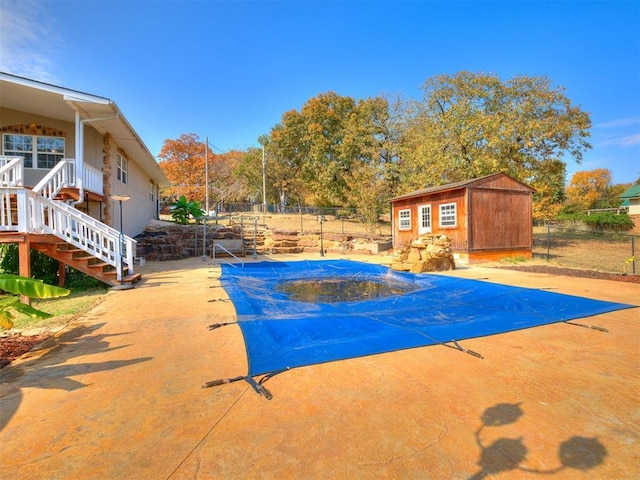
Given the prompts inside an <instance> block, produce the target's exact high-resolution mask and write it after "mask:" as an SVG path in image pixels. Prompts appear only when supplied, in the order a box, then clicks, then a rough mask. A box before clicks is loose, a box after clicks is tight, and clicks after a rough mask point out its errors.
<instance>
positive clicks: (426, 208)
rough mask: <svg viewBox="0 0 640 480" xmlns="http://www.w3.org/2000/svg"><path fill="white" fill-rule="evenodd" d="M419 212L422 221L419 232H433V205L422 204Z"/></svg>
mask: <svg viewBox="0 0 640 480" xmlns="http://www.w3.org/2000/svg"><path fill="white" fill-rule="evenodd" d="M418 212H419V215H418V218H419V221H420V225H419V226H418V233H431V205H420V206H419V207H418Z"/></svg>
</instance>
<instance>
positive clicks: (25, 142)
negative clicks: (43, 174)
mask: <svg viewBox="0 0 640 480" xmlns="http://www.w3.org/2000/svg"><path fill="white" fill-rule="evenodd" d="M2 150H3V152H4V154H5V155H7V156H10V157H12V156H16V157H24V167H25V168H42V169H51V168H53V167H55V165H56V163H58V162H59V161H60V160H62V158H63V157H64V138H61V137H45V136H32V135H15V134H11V133H8V134H5V135H4V138H3V141H2Z"/></svg>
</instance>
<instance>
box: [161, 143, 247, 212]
mask: <svg viewBox="0 0 640 480" xmlns="http://www.w3.org/2000/svg"><path fill="white" fill-rule="evenodd" d="M205 153H206V154H207V158H208V168H207V162H206V161H205V160H206V159H205ZM243 155H244V154H243V153H242V152H239V151H231V152H227V153H223V154H214V153H213V152H212V151H211V149H210V148H207V147H206V146H205V144H204V143H203V142H200V138H199V137H198V135H196V134H195V133H189V134H183V135H181V136H180V138H179V139H177V140H165V141H164V145H163V146H162V150H161V151H160V159H161V161H160V168H161V169H162V171H163V172H164V173H165V175H166V176H167V178H168V179H169V180H170V182H171V186H170V187H167V188H165V189H164V190H163V191H162V196H163V197H164V198H165V199H170V200H173V199H177V198H179V197H180V196H181V195H184V196H185V197H187V198H191V199H193V200H196V201H198V202H200V205H204V206H205V208H206V207H209V206H211V205H212V204H215V203H216V202H225V201H228V200H241V199H243V198H244V196H245V189H244V182H243V181H242V179H240V178H237V177H235V176H234V170H235V169H236V168H237V166H238V164H239V163H240V161H241V159H242V156H243ZM207 171H208V173H209V179H208V180H209V181H208V186H209V205H206V200H207V192H206V188H207V178H206V177H207V175H206V172H207Z"/></svg>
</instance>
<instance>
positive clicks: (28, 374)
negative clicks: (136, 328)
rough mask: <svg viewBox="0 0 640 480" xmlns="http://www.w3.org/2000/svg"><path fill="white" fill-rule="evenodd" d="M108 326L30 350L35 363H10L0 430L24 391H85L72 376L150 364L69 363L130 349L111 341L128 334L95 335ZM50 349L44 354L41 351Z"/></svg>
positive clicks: (2, 379) (83, 329) (3, 380)
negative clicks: (116, 345) (26, 389)
mask: <svg viewBox="0 0 640 480" xmlns="http://www.w3.org/2000/svg"><path fill="white" fill-rule="evenodd" d="M103 325H104V323H100V324H96V325H91V326H76V327H74V328H71V329H69V330H67V331H65V332H64V333H62V334H61V335H57V336H55V337H52V338H49V339H48V340H46V341H45V342H43V343H42V344H40V345H39V346H38V347H36V348H35V349H33V350H31V351H30V354H31V355H33V356H34V357H35V358H33V359H32V360H29V361H26V362H23V363H19V364H17V365H15V364H10V365H8V366H6V367H4V368H3V369H2V370H1V371H0V385H2V389H1V390H0V393H1V394H2V395H1V397H0V400H1V402H2V408H1V409H0V431H2V430H3V429H4V427H5V426H6V425H7V423H8V422H9V420H11V418H12V417H13V415H14V414H15V412H16V411H17V409H18V407H19V405H20V402H21V401H22V395H23V394H22V389H23V388H26V387H28V388H45V389H59V390H66V391H68V392H70V391H74V390H78V389H80V388H84V387H85V386H86V385H85V384H83V383H82V382H79V381H77V380H74V379H73V378H70V377H75V376H78V375H85V374H87V373H93V372H100V371H106V370H114V369H116V368H122V367H126V366H128V365H134V364H136V363H141V362H146V361H148V360H151V359H152V357H140V358H133V359H128V360H111V361H105V362H84V363H69V361H70V360H72V359H73V358H75V357H77V356H87V355H94V354H98V353H106V352H112V351H115V350H120V349H122V348H125V347H127V346H128V345H123V346H119V347H109V342H108V341H107V338H109V337H114V336H120V335H127V333H126V332H125V333H118V334H109V335H95V334H94V332H96V331H97V330H99V329H100V328H101V327H102V326H103ZM42 350H46V351H45V353H43V354H42V355H38V352H39V351H42Z"/></svg>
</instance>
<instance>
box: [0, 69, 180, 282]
mask: <svg viewBox="0 0 640 480" xmlns="http://www.w3.org/2000/svg"><path fill="white" fill-rule="evenodd" d="M0 134H1V135H2V144H1V145H0V242H5V243H6V242H11V243H18V244H19V246H20V252H21V259H22V260H24V259H26V258H28V255H29V251H30V250H32V249H34V250H38V251H41V252H43V253H45V254H47V255H49V256H51V257H53V258H56V259H57V260H59V261H60V262H61V263H63V264H67V265H71V266H73V267H74V268H76V269H78V270H81V271H84V272H85V273H88V274H90V275H93V276H95V277H96V278H100V279H101V280H103V281H105V282H106V283H110V284H118V283H120V282H121V281H122V279H123V278H124V277H125V275H127V274H128V275H131V273H133V268H134V257H135V246H136V243H135V240H133V239H132V238H131V237H132V236H133V235H136V234H138V233H140V232H141V231H142V230H143V229H144V227H145V225H146V224H147V223H148V222H149V220H151V219H153V218H158V215H159V201H158V193H159V189H160V188H162V187H165V186H168V185H169V181H168V179H167V177H166V176H165V175H164V173H163V172H162V170H161V169H160V167H159V165H158V163H157V162H156V160H155V158H154V157H153V155H152V154H151V153H150V152H149V150H148V148H147V147H146V145H145V144H144V142H143V141H142V139H141V138H140V137H139V136H138V134H137V133H136V131H135V130H134V129H133V127H132V126H131V125H130V124H129V122H128V121H127V119H126V118H125V117H124V115H123V113H122V112H121V111H120V109H119V108H118V106H117V105H116V104H115V103H114V102H113V101H112V100H110V99H108V98H104V97H99V96H96V95H91V94H87V93H83V92H78V91H75V90H70V89H67V88H63V87H58V86H55V85H50V84H47V83H43V82H38V81H35V80H30V79H28V78H23V77H18V76H15V75H10V74H7V73H2V72H0ZM127 199H128V200H127ZM121 200H124V201H122V202H121ZM121 207H122V208H121ZM121 210H122V217H121V216H120V212H121ZM120 230H122V232H123V233H124V234H125V235H124V237H121V236H120V233H121V232H120ZM78 252H82V253H78ZM20 269H21V273H22V274H26V273H28V271H29V268H28V262H26V261H21V265H20Z"/></svg>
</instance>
